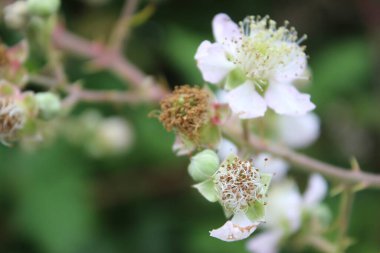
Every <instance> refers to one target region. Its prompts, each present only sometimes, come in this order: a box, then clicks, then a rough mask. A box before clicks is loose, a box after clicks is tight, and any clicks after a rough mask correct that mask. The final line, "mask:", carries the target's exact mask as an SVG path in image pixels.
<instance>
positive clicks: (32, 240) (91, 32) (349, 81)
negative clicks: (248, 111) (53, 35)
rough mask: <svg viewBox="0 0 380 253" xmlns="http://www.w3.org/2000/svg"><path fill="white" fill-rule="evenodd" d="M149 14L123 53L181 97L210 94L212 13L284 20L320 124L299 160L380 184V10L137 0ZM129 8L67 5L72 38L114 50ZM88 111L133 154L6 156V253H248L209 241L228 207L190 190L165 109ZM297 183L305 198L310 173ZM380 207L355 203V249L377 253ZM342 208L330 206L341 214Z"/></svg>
mask: <svg viewBox="0 0 380 253" xmlns="http://www.w3.org/2000/svg"><path fill="white" fill-rule="evenodd" d="M4 3H5V2H4ZM147 5H150V6H151V7H149V8H150V9H149V11H151V12H152V16H151V17H150V18H149V19H148V20H147V21H145V22H144V23H142V24H141V25H139V26H136V27H134V28H133V31H132V34H131V36H130V39H129V41H128V46H127V49H126V52H125V54H126V55H127V56H128V58H129V59H130V60H131V61H132V62H134V63H135V64H136V65H138V66H139V67H140V68H141V69H143V70H144V71H145V72H146V73H148V74H150V75H153V76H156V77H158V78H159V79H161V80H166V82H167V83H168V84H169V85H170V86H171V87H174V86H175V85H180V84H185V83H188V84H203V81H202V79H201V76H200V72H199V71H198V69H197V68H196V64H195V61H194V54H195V51H196V49H197V47H198V45H199V44H200V42H201V41H202V40H205V39H210V40H212V31H211V20H212V18H213V16H214V15H215V14H217V13H219V12H225V13H227V14H229V15H230V16H231V18H232V19H233V20H235V21H238V20H241V19H243V18H244V17H245V16H246V15H262V16H263V15H266V14H269V15H270V16H271V17H272V18H273V19H274V20H276V21H277V22H278V23H282V21H283V20H289V21H290V23H291V25H293V26H295V27H296V29H297V30H298V32H299V33H300V34H304V33H305V34H307V35H308V39H307V41H306V42H305V43H304V44H305V45H307V50H306V52H307V54H308V55H309V57H310V58H309V60H310V66H311V69H312V74H313V78H312V85H311V86H310V88H309V91H310V93H311V97H312V101H313V102H314V103H315V104H316V105H317V109H316V113H317V114H318V115H319V116H320V117H321V122H322V130H321V137H320V139H319V140H318V141H317V143H316V144H315V145H313V146H312V147H311V148H308V149H307V150H302V152H305V153H307V154H309V155H311V156H313V157H316V158H318V159H321V160H324V161H326V162H329V163H333V164H337V165H341V166H346V167H347V166H348V164H349V158H350V157H352V156H354V157H356V158H357V159H358V160H359V162H360V165H361V167H362V168H363V169H364V170H368V171H372V172H374V173H380V114H379V109H380V60H379V59H380V2H379V1H378V0H356V1H352V0H336V1H328V0H309V1H302V0H292V1H290V0H276V1H275V0H266V1H258V0H256V1H252V0H235V1H231V0H191V1H187V0H182V1H181V0H157V1H152V2H148V1H141V2H140V5H139V9H142V8H144V7H145V6H147ZM122 6H123V1H122V0H82V1H81V0H64V1H62V8H61V15H62V19H63V20H64V22H65V24H66V26H67V28H68V29H69V30H71V31H73V32H75V33H77V34H80V35H82V36H84V37H86V38H88V39H91V40H97V41H104V40H105V39H106V38H107V37H108V35H109V32H110V30H111V28H112V26H113V24H114V22H115V20H116V19H117V17H118V15H119V12H120V10H121V8H122ZM0 36H1V38H2V39H3V40H4V41H5V42H6V43H7V44H13V43H15V42H16V41H17V40H19V38H20V35H19V34H17V33H15V32H13V31H10V30H7V28H5V26H4V25H0ZM65 62H66V70H67V73H68V76H69V78H70V80H71V81H75V80H78V79H79V80H82V82H83V83H84V85H85V86H86V87H88V88H91V89H104V88H106V89H116V90H117V89H122V88H123V85H124V84H123V81H121V80H120V79H119V78H118V77H116V76H114V75H112V74H111V73H109V72H107V71H97V72H95V71H92V70H90V69H89V67H88V65H87V62H86V60H84V59H82V58H79V57H73V56H70V57H66V58H65ZM89 108H94V109H96V110H98V111H99V112H100V113H101V114H102V115H103V117H111V116H115V115H117V116H121V117H123V118H124V119H126V120H127V121H128V122H129V125H130V126H129V127H130V135H129V136H128V138H131V145H130V148H129V149H128V150H127V149H126V151H125V152H124V153H123V154H121V155H117V156H116V155H113V156H97V155H93V153H91V152H90V153H89V152H87V151H86V149H85V148H83V146H84V145H86V143H83V145H82V146H81V145H75V144H73V143H72V142H71V141H69V140H68V139H67V138H66V137H65V134H61V135H58V136H55V138H52V140H51V141H49V142H48V144H45V145H43V146H41V147H38V148H32V149H30V148H29V149H28V150H27V151H25V150H23V149H20V148H18V147H14V148H7V147H3V146H2V147H1V148H0V159H1V162H0V252H4V253H40V252H41V253H43V252H46V253H82V252H84V253H85V252H91V253H121V252H123V253H124V252H139V253H140V252H141V253H145V252H147V253H159V252H162V253H171V252H173V253H174V252H183V253H193V252H210V253H213V252H215V253H224V252H226V253H227V252H236V253H239V252H246V249H245V242H244V241H240V242H234V243H225V242H222V241H219V240H217V239H214V238H211V237H210V236H209V233H208V231H209V230H211V229H213V228H217V227H219V226H220V225H222V224H223V223H224V222H225V218H224V215H223V212H222V209H221V208H220V206H218V205H213V204H210V203H209V202H207V201H206V200H204V199H203V198H201V197H200V196H199V194H198V193H197V192H196V190H194V189H193V188H191V187H190V186H191V184H192V182H191V180H190V177H189V176H188V174H187V164H188V158H186V157H185V158H183V157H182V158H180V157H176V156H175V155H174V154H173V152H172V148H171V146H172V143H173V141H174V135H173V134H169V133H167V132H166V131H165V130H164V129H163V127H162V126H161V125H160V124H159V122H158V120H156V119H154V118H153V119H152V118H149V117H148V116H147V115H148V114H149V112H151V111H152V110H154V109H156V108H157V105H139V106H130V105H127V106H120V105H119V106H115V105H109V104H100V105H93V104H80V106H78V107H77V108H76V109H75V111H74V115H81V114H82V113H83V112H84V111H86V110H88V109H89ZM290 174H291V176H292V177H294V178H295V179H297V181H298V182H299V183H300V185H301V189H302V186H303V185H305V182H306V179H307V175H306V174H303V173H299V172H297V171H293V170H291V172H290ZM379 199H380V193H379V191H376V190H365V191H362V192H360V193H358V194H357V196H356V199H355V203H354V208H353V213H352V220H351V224H350V228H349V234H350V235H351V236H352V237H353V238H355V244H354V245H353V246H352V247H351V248H350V249H349V250H348V252H352V253H354V252H360V253H378V252H379V250H380V222H379V220H378V214H379V213H380V201H379ZM338 200H339V197H328V198H327V199H326V203H327V204H328V206H329V207H330V208H331V209H332V210H333V214H334V217H336V215H337V208H338V202H339V201H338ZM283 252H290V251H289V250H287V249H284V250H283ZM292 252H294V251H292ZM304 252H313V251H312V250H311V249H307V250H306V251H304Z"/></svg>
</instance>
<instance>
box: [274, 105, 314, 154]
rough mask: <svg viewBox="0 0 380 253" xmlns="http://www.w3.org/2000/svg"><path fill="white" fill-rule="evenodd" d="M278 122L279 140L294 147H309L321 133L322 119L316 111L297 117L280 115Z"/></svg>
mask: <svg viewBox="0 0 380 253" xmlns="http://www.w3.org/2000/svg"><path fill="white" fill-rule="evenodd" d="M276 123H277V124H276V128H277V133H278V138H279V140H280V141H281V142H283V143H285V144H286V145H287V146H289V147H292V148H304V147H307V146H309V145H311V144H312V143H313V142H314V141H316V140H317V138H318V137H319V134H320V120H319V118H318V116H317V115H316V114H315V113H311V112H310V113H307V114H305V115H302V116H296V117H294V116H284V115H279V116H278V119H277V122H276Z"/></svg>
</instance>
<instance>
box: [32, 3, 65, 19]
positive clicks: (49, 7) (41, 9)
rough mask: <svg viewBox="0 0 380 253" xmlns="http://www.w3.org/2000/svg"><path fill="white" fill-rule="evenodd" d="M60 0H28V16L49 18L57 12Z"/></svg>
mask: <svg viewBox="0 0 380 253" xmlns="http://www.w3.org/2000/svg"><path fill="white" fill-rule="evenodd" d="M60 4H61V1H60V0H28V10H29V12H30V14H34V15H39V16H49V15H52V14H54V13H55V12H57V11H58V9H59V6H60Z"/></svg>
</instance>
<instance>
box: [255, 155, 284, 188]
mask: <svg viewBox="0 0 380 253" xmlns="http://www.w3.org/2000/svg"><path fill="white" fill-rule="evenodd" d="M253 163H254V164H255V165H256V166H257V167H258V168H260V169H261V171H262V172H265V173H269V174H272V175H273V176H272V180H273V182H274V181H276V182H277V181H279V180H281V179H283V178H284V176H285V175H286V173H287V172H288V168H289V165H288V164H287V163H286V162H285V161H284V160H282V159H281V158H276V157H273V156H272V155H271V154H268V153H260V154H258V155H257V156H255V157H254V158H253Z"/></svg>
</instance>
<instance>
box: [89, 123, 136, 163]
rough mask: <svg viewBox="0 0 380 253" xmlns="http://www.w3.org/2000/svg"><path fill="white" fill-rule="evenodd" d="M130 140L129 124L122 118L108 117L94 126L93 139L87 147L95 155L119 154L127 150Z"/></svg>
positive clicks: (131, 138) (131, 137)
mask: <svg viewBox="0 0 380 253" xmlns="http://www.w3.org/2000/svg"><path fill="white" fill-rule="evenodd" d="M132 140H133V135H132V130H131V127H130V126H129V124H128V123H127V122H126V121H125V120H124V119H122V118H119V117H110V118H107V119H104V120H103V121H102V122H100V124H99V125H98V126H97V127H96V130H95V132H94V136H93V139H92V141H90V143H89V145H88V146H87V147H88V150H89V152H90V153H91V154H92V155H93V156H95V157H102V156H107V155H111V156H112V155H120V154H123V153H125V152H126V151H127V150H128V148H129V147H130V146H131V144H132Z"/></svg>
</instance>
